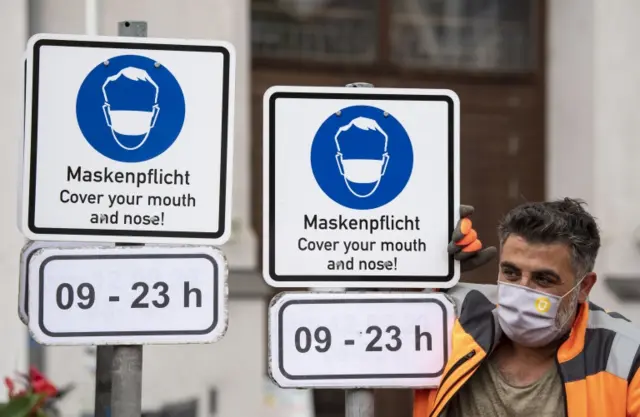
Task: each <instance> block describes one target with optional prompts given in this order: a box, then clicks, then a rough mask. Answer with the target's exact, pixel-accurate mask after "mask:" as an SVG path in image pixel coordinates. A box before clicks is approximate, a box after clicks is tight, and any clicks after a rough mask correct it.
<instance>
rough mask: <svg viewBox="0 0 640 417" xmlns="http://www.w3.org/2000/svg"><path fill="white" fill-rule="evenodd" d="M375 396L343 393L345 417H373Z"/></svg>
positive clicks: (366, 391) (363, 85)
mask: <svg viewBox="0 0 640 417" xmlns="http://www.w3.org/2000/svg"><path fill="white" fill-rule="evenodd" d="M346 87H350V88H373V84H371V83H367V82H355V83H350V84H347V85H346ZM374 403H375V395H374V392H373V390H372V389H351V390H346V391H345V405H344V408H345V417H374V415H375V412H374V409H375V406H374Z"/></svg>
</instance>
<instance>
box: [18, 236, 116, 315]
mask: <svg viewBox="0 0 640 417" xmlns="http://www.w3.org/2000/svg"><path fill="white" fill-rule="evenodd" d="M89 246H107V247H110V246H113V244H111V243H88V242H54V241H35V242H27V244H26V245H24V247H23V248H22V251H21V252H20V282H19V289H18V316H19V317H20V320H21V321H22V322H23V323H24V324H29V268H28V266H29V261H30V260H31V257H32V256H33V255H34V254H35V253H36V251H38V250H39V249H42V248H72V247H80V248H83V247H89Z"/></svg>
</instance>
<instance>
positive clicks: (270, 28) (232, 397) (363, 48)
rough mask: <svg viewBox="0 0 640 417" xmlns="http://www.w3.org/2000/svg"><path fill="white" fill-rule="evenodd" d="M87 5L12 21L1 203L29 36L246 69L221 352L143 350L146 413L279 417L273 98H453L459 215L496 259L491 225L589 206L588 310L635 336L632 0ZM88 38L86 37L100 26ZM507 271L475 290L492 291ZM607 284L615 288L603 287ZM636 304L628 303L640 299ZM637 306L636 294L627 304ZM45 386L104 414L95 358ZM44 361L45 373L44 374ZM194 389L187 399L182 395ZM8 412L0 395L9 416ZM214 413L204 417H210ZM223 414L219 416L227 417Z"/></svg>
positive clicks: (49, 362)
mask: <svg viewBox="0 0 640 417" xmlns="http://www.w3.org/2000/svg"><path fill="white" fill-rule="evenodd" d="M87 4H92V2H85V1H83V0H16V1H5V2H2V4H1V5H0V22H2V24H1V25H0V51H1V52H2V56H3V57H4V59H3V64H2V66H0V74H1V77H0V92H2V96H3V98H4V100H2V104H0V106H1V107H0V108H1V109H2V111H0V138H1V139H2V140H3V141H4V143H5V147H4V150H5V151H4V152H3V153H2V156H1V158H3V160H2V162H3V163H2V164H0V166H1V167H2V169H3V170H4V171H3V174H4V175H3V178H5V182H3V183H2V186H1V187H0V194H1V195H2V201H4V202H11V201H15V198H16V196H17V191H18V190H17V182H18V168H19V161H18V154H19V146H20V141H21V140H22V125H21V123H22V109H21V103H22V96H23V92H22V79H23V75H22V71H23V69H22V53H23V50H24V46H25V43H26V39H27V38H28V37H29V36H30V35H31V34H33V33H38V32H53V33H85V32H87V31H95V32H97V33H99V34H104V35H115V34H116V28H117V22H118V21H122V20H144V21H147V22H148V23H149V36H154V37H181V38H208V39H224V40H228V41H231V42H232V43H233V44H234V45H235V47H236V50H237V52H238V63H237V70H238V73H237V86H236V94H237V98H236V110H235V113H236V126H235V132H236V138H235V141H236V147H235V155H234V188H233V193H234V194H233V198H234V204H233V206H234V230H233V234H234V237H233V240H232V241H231V242H230V243H229V244H228V245H226V247H225V248H223V249H224V250H225V252H226V253H227V254H228V256H229V262H230V268H231V270H232V272H231V276H230V286H231V294H230V297H231V302H230V323H229V331H228V334H227V336H226V337H225V339H224V340H223V341H222V342H220V343H218V344H215V345H203V346H153V347H145V353H144V361H145V362H144V381H143V383H144V386H143V406H144V407H145V409H148V410H153V409H157V408H159V407H161V406H162V405H163V404H166V403H170V402H172V401H182V400H185V399H190V398H194V399H200V400H202V401H204V402H207V401H205V399H208V398H209V397H211V392H216V395H215V398H216V401H215V403H216V407H215V410H203V412H204V414H202V415H207V416H209V415H214V416H218V417H227V416H228V417H235V416H240V415H242V416H266V411H265V405H264V392H265V379H266V378H267V372H266V368H267V364H266V361H267V358H266V356H267V355H266V339H267V335H266V327H265V322H266V311H267V305H268V299H269V297H270V296H271V295H272V294H273V290H271V289H268V288H266V287H265V285H264V284H263V283H262V280H261V277H260V274H259V272H258V270H259V269H258V268H259V259H260V257H259V253H260V248H259V245H258V242H259V241H260V234H261V221H262V219H261V214H262V195H261V183H262V181H261V177H262V154H261V152H262V146H261V142H262V131H261V129H262V123H261V119H262V94H263V93H264V91H265V90H266V88H268V87H269V86H271V85H276V84H287V85H330V86H335V85H344V84H346V83H350V82H354V81H366V82H370V83H373V84H374V85H376V86H384V87H437V88H449V89H452V90H454V91H456V92H457V93H458V95H459V96H460V100H461V110H462V115H461V201H462V203H464V204H471V205H474V206H475V207H476V213H477V214H476V215H475V216H474V225H475V226H476V227H477V229H478V231H479V233H480V235H481V238H482V240H483V241H484V242H485V243H486V244H494V245H495V244H497V236H496V233H495V226H496V223H497V221H498V219H499V217H500V216H501V215H503V214H504V213H505V212H506V211H507V210H508V209H509V208H511V207H513V206H514V205H516V204H518V203H521V202H524V201H530V200H541V199H544V198H555V197H559V196H565V195H568V196H573V197H581V198H584V199H585V200H586V201H587V202H588V204H589V208H590V210H591V211H592V212H593V213H594V214H595V215H596V216H597V217H598V219H599V221H600V223H601V226H602V235H603V236H602V237H603V247H602V252H601V255H600V257H599V259H598V263H597V266H596V267H597V272H598V273H599V275H600V278H601V280H600V282H599V283H598V284H597V286H596V288H595V289H594V293H593V296H592V299H593V301H595V302H597V303H600V304H602V305H603V306H605V307H607V308H610V309H612V310H617V311H620V312H621V313H623V314H626V315H627V316H628V317H629V318H630V319H633V320H640V304H637V302H636V303H633V302H622V301H621V300H620V298H619V297H618V296H617V295H616V291H620V290H619V289H620V288H622V291H623V292H626V293H627V294H628V293H629V290H628V289H626V288H629V287H628V285H630V284H629V282H630V283H631V285H633V284H634V281H628V280H629V279H631V280H633V279H640V277H638V275H639V274H640V256H638V251H639V250H640V246H639V245H640V222H639V221H638V220H637V213H639V212H640V193H638V184H640V165H638V164H637V163H636V159H637V155H640V141H638V140H637V137H638V135H639V134H640V119H639V118H638V117H637V116H636V107H635V105H634V103H635V101H636V97H638V96H639V95H638V92H639V91H640V79H638V77H637V74H638V73H640V71H639V70H640V68H639V67H640V59H638V58H637V57H636V56H635V54H633V52H632V51H633V50H634V49H633V46H634V45H633V42H634V40H635V39H636V38H637V37H636V36H635V35H636V34H639V35H640V26H638V25H637V24H636V22H635V21H634V18H633V17H634V16H636V15H637V14H636V13H635V12H636V11H637V12H640V3H638V2H637V1H635V0H619V1H616V2H607V3H606V4H605V3H604V2H597V1H596V0H565V1H561V2H560V1H558V2H551V1H543V0H521V1H518V2H513V1H509V0H484V1H477V0H474V1H471V0H447V1H446V2H445V1H442V0H393V1H391V0H333V1H330V0H306V1H303V0H252V1H250V0H233V1H229V0H226V1H225V0H187V1H185V0H136V1H129V0H102V1H99V2H95V4H97V5H98V16H99V19H98V20H97V21H94V22H90V20H91V19H89V20H88V19H87V13H86V12H87V9H86V7H85V6H86V5H87ZM88 23H89V24H88ZM15 207H16V205H15V204H12V203H9V204H2V205H0V214H1V215H0V222H1V223H0V225H1V226H0V227H1V228H0V230H1V231H2V236H3V239H2V242H1V244H0V272H1V273H2V278H0V317H2V319H1V320H0V338H1V339H2V341H3V343H2V344H0V376H4V375H10V374H12V373H13V372H14V371H15V370H21V369H24V368H25V367H26V366H27V363H28V358H29V356H30V354H29V347H30V345H29V338H28V333H27V331H26V328H25V327H24V326H23V325H22V323H21V322H20V321H19V320H18V317H17V293H18V290H17V283H18V259H19V258H18V256H19V251H20V248H21V246H22V245H23V244H24V239H23V238H22V237H21V235H20V234H19V232H18V230H17V227H16V211H15ZM496 276H497V268H496V265H495V264H493V265H488V266H485V267H483V268H481V269H479V270H478V271H476V272H474V273H471V274H468V275H467V276H465V277H464V279H465V280H468V281H473V282H491V281H494V280H495V279H496ZM608 283H610V284H608ZM632 288H633V287H632ZM625 289H626V290H625ZM32 353H33V354H31V358H32V359H34V358H39V359H38V360H39V361H40V363H42V364H43V365H44V368H45V371H46V372H47V373H48V374H49V375H50V376H51V378H52V379H53V380H54V381H56V382H58V383H61V384H63V385H64V384H65V383H67V382H73V383H75V384H76V389H75V390H74V391H73V393H72V394H71V395H70V396H69V398H68V399H67V400H65V401H64V403H63V410H62V411H63V415H65V416H70V417H75V416H81V415H83V414H86V413H90V412H91V411H92V408H93V389H94V388H93V374H92V366H93V361H94V356H93V355H94V351H93V350H91V349H85V348H75V347H74V348H71V347H69V348H67V347H56V348H45V349H33V350H32ZM38 355H40V356H38ZM178 379H179V380H180V381H188V382H186V383H177V380H178ZM3 395H4V393H3V392H0V399H1V398H2V396H3ZM410 395H411V393H410V392H409V391H408V390H394V391H381V392H379V393H378V395H377V401H378V405H377V415H378V417H386V416H394V417H402V416H409V415H410ZM314 398H315V407H316V410H317V416H318V417H320V416H327V417H328V416H334V415H341V413H342V412H343V411H342V410H343V408H342V407H343V405H342V404H343V394H342V392H339V391H332V390H322V391H317V392H315V393H314ZM205 408H206V407H205ZM214 411H215V413H214Z"/></svg>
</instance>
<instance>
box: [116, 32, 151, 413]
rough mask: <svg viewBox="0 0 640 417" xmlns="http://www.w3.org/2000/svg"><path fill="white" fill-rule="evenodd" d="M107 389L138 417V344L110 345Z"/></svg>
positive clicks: (120, 410)
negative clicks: (109, 382) (110, 358)
mask: <svg viewBox="0 0 640 417" xmlns="http://www.w3.org/2000/svg"><path fill="white" fill-rule="evenodd" d="M118 36H132V37H142V38H144V37H146V36H147V22H130V21H125V22H119V23H118ZM120 245H122V244H120ZM123 246H124V245H123ZM111 390H112V393H111V411H112V416H113V417H141V415H142V346H141V345H132V346H120V345H117V346H114V347H113V357H112V362H111Z"/></svg>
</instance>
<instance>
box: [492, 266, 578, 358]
mask: <svg viewBox="0 0 640 417" xmlns="http://www.w3.org/2000/svg"><path fill="white" fill-rule="evenodd" d="M583 279H584V278H582V279H580V280H579V281H578V283H577V284H576V285H575V286H574V287H573V288H572V289H571V290H569V291H568V292H567V293H566V294H565V295H563V296H557V295H551V294H547V293H544V292H542V291H538V290H534V289H532V288H529V287H524V286H522V285H516V284H511V283H508V282H498V322H499V323H500V327H501V328H502V331H503V332H504V333H505V335H506V336H507V337H508V338H509V339H511V340H512V341H513V342H515V343H519V344H521V345H523V346H527V347H542V346H546V345H548V344H549V343H551V342H554V341H556V340H558V339H560V338H561V337H562V336H564V335H565V334H566V333H567V332H568V331H569V329H570V328H571V324H572V323H571V322H570V319H571V317H572V316H573V313H574V312H575V311H576V308H577V306H578V296H579V295H580V284H581V283H582V280H583ZM566 297H569V299H568V301H567V302H564V303H563V302H562V301H563V300H564V299H565V298H566Z"/></svg>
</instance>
